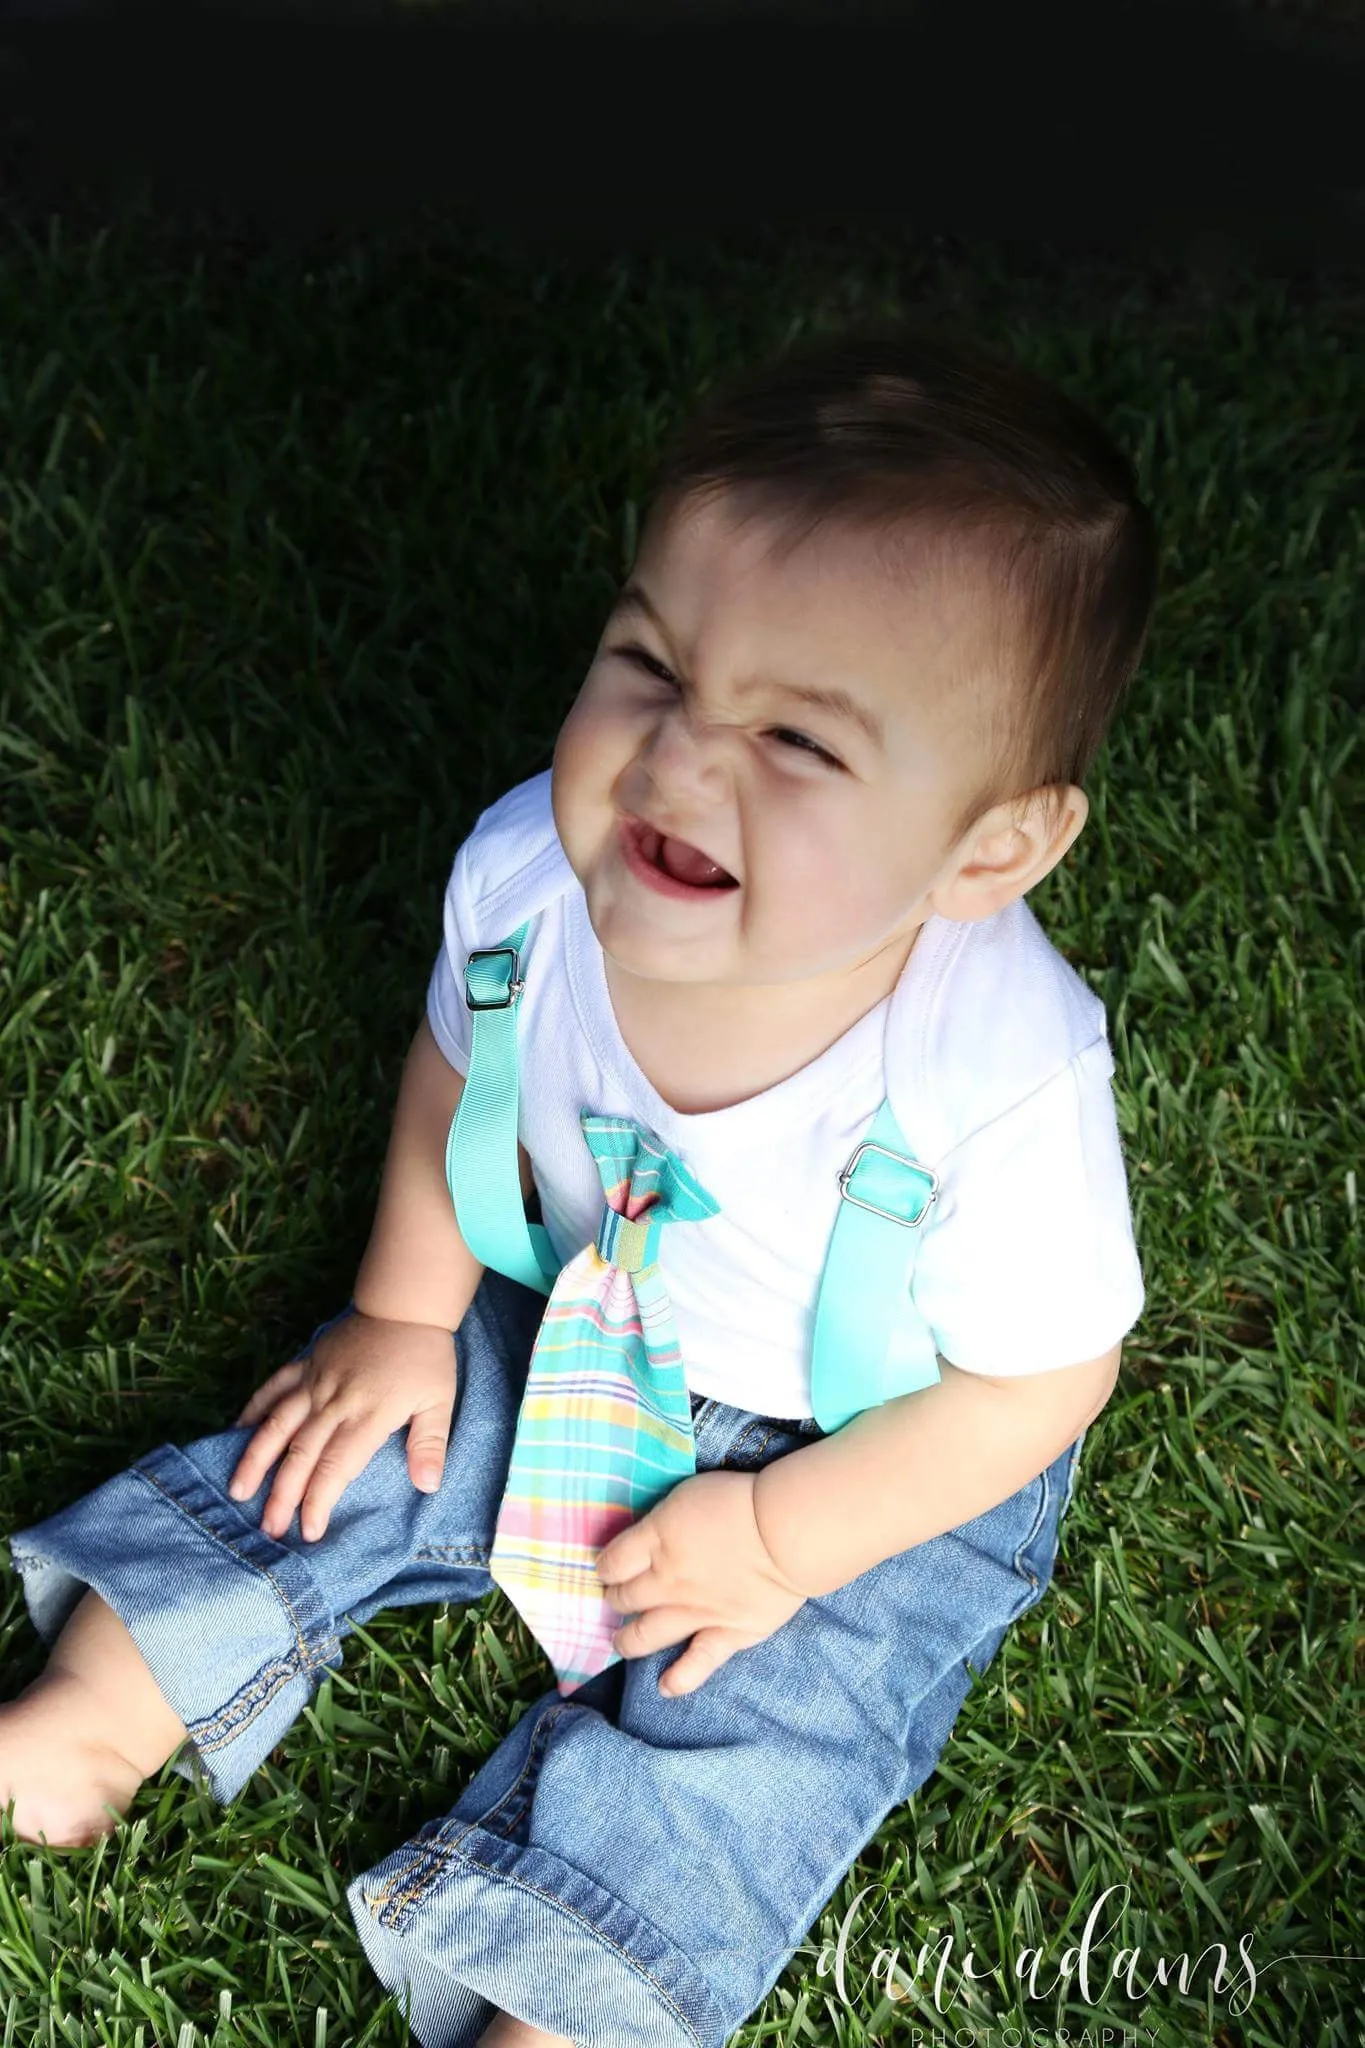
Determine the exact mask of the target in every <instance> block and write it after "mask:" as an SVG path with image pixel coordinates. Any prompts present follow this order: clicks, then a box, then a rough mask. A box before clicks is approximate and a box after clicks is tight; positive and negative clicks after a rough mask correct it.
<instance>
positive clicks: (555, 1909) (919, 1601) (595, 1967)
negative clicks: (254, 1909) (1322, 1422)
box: [347, 1402, 1068, 2048]
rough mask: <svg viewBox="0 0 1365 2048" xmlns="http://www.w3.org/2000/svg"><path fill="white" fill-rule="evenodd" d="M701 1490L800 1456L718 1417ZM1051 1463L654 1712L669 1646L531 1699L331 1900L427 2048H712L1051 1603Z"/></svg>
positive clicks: (676, 1650)
mask: <svg viewBox="0 0 1365 2048" xmlns="http://www.w3.org/2000/svg"><path fill="white" fill-rule="evenodd" d="M696 1427H697V1463H698V1470H699V1471H704V1470H710V1469H714V1468H716V1467H718V1466H727V1467H729V1468H730V1469H740V1470H745V1469H748V1470H752V1469H756V1468H757V1467H758V1466H760V1465H762V1464H764V1463H767V1462H769V1460H770V1459H772V1458H773V1457H776V1456H781V1455H786V1454H787V1453H788V1452H790V1451H792V1450H795V1449H799V1448H800V1447H801V1445H802V1443H804V1442H808V1441H809V1440H810V1439H809V1437H808V1436H801V1435H798V1434H795V1433H793V1432H792V1431H791V1430H790V1429H789V1428H786V1427H784V1426H783V1425H780V1424H773V1423H772V1422H771V1420H769V1419H766V1418H763V1417H758V1416H751V1415H746V1414H744V1413H743V1412H742V1411H739V1410H735V1409H730V1408H726V1407H724V1406H723V1404H720V1403H715V1402H713V1403H710V1404H709V1405H708V1407H707V1408H706V1409H705V1411H704V1413H703V1415H702V1417H701V1419H700V1421H699V1422H698V1423H697V1424H696ZM1067 1456H1068V1454H1067V1453H1064V1454H1063V1457H1062V1459H1061V1460H1059V1461H1057V1463H1056V1464H1055V1465H1054V1466H1053V1467H1051V1468H1050V1469H1049V1471H1048V1472H1047V1473H1045V1474H1043V1475H1041V1476H1040V1477H1039V1478H1038V1479H1036V1480H1033V1481H1032V1482H1030V1484H1029V1485H1028V1486H1026V1487H1024V1488H1021V1489H1020V1491H1019V1493H1018V1494H1016V1495H1014V1496H1013V1497H1012V1499H1011V1500H1009V1501H1007V1502H1004V1503H1002V1504H1001V1506H1000V1507H998V1508H996V1509H993V1510H992V1511H991V1512H990V1514H988V1515H983V1516H978V1517H977V1518H976V1519H975V1520H974V1521H972V1522H970V1523H966V1524H964V1525H963V1526H962V1528H960V1529H957V1530H952V1531H949V1532H947V1533H946V1534H945V1535H944V1536H942V1537H939V1538H937V1539H935V1540H934V1541H933V1542H930V1543H926V1544H920V1545H917V1546H916V1547H915V1548H914V1549H913V1550H910V1551H907V1552H904V1553H903V1554H902V1555H901V1556H899V1557H896V1558H892V1559H888V1560H886V1561H885V1562H884V1563H883V1564H881V1565H879V1566H877V1567H876V1568H875V1569H874V1570H872V1571H869V1572H865V1573H863V1574H862V1575H861V1576H860V1577H859V1578H858V1579H855V1580H853V1581H852V1582H851V1583H850V1584H849V1585H847V1586H845V1587H841V1588H840V1589H839V1590H838V1591H837V1592H836V1593H834V1594H831V1595H829V1596H827V1597H825V1598H823V1599H819V1600H809V1601H807V1602H806V1603H805V1605H804V1606H803V1607H802V1608H800V1609H798V1611H797V1613H796V1614H795V1615H793V1616H792V1617H791V1619H790V1620H789V1621H788V1622H787V1623H786V1624H785V1625H784V1626H783V1627H782V1628H780V1629H778V1630H777V1631H776V1632H775V1634H773V1635H772V1636H770V1637H768V1638H767V1639H766V1640H765V1641H764V1642H762V1643H759V1644H756V1645H753V1646H752V1647H751V1648H749V1649H746V1650H743V1651H740V1652H739V1653H738V1654H737V1655H736V1656H734V1657H732V1658H731V1659H730V1660H729V1661H728V1662H727V1663H726V1664H725V1665H723V1666H722V1667H721V1668H720V1670H719V1671H717V1672H715V1673H713V1674H712V1676H711V1677H710V1678H709V1679H708V1680H707V1681H706V1683H705V1684H704V1685H703V1686H701V1687H699V1688H697V1690H696V1691H694V1692H691V1693H686V1694H682V1695H680V1696H678V1697H677V1698H674V1699H669V1698H666V1697H665V1696H663V1695H661V1694H660V1693H659V1691H658V1681H659V1678H660V1675H661V1673H662V1672H663V1671H664V1670H666V1669H667V1667H668V1666H669V1665H670V1664H671V1663H672V1662H674V1660H675V1659H676V1658H677V1657H678V1656H679V1655H680V1654H681V1651H682V1647H683V1646H682V1645H672V1646H670V1647H668V1648H667V1649H665V1650H662V1651H659V1652H657V1653H655V1654H654V1655H651V1656H648V1657H641V1658H631V1659H628V1660H625V1661H624V1662H622V1663H618V1664H616V1665H614V1666H612V1667H611V1668H610V1669H609V1670H608V1671H606V1672H602V1673H599V1674H598V1677H597V1678H596V1679H594V1680H593V1681H592V1682H591V1684H590V1685H588V1686H584V1687H581V1688H580V1689H579V1690H578V1691H577V1692H576V1693H574V1694H573V1695H572V1696H571V1697H570V1698H567V1699H562V1698H560V1697H559V1696H558V1694H557V1693H556V1692H554V1691H547V1692H546V1693H545V1694H544V1695H543V1696H542V1697H541V1699H540V1700H539V1701H538V1702H536V1703H535V1705H534V1706H533V1707H532V1708H531V1709H530V1710H529V1711H528V1712H527V1713H526V1714H525V1715H524V1716H523V1717H522V1719H521V1720H520V1721H519V1722H518V1724H517V1726H516V1728H515V1729H514V1730H513V1731H512V1733H511V1735H510V1736H509V1737H508V1738H507V1740H506V1741H505V1742H504V1743H503V1744H501V1745H500V1747H499V1748H498V1749H497V1750H496V1751H495V1752H494V1753H493V1755H492V1756H491V1757H489V1758H488V1759H487V1761H486V1762H485V1764H484V1765H483V1767H482V1769H481V1770H480V1771H479V1773H478V1775H477V1776H476V1777H475V1779H474V1780H473V1781H472V1782H471V1784H470V1785H469V1786H468V1787H467V1788H466V1789H465V1791H464V1793H463V1794H462V1795H461V1797H460V1799H459V1801H458V1803H457V1804H456V1806H455V1807H454V1809H453V1811H452V1812H450V1813H449V1814H448V1815H446V1816H445V1817H444V1818H443V1819H439V1820H433V1821H430V1822H428V1823H427V1824H426V1825H425V1826H423V1827H422V1828H421V1829H419V1831H418V1832H417V1833H416V1834H415V1835H414V1836H413V1837H412V1839H411V1840H409V1841H408V1842H407V1843H405V1844H404V1845H403V1846H402V1847H401V1848H398V1849H396V1850H394V1851H393V1852H392V1853H391V1854H390V1855H389V1856H387V1857H386V1858H384V1859H383V1860H382V1861H381V1862H380V1863H378V1864H377V1865H376V1866H375V1867H374V1868H373V1869H371V1870H368V1871H365V1872H363V1873H362V1874H361V1875H360V1876H359V1877H357V1878H356V1879H355V1881H354V1882H353V1883H352V1885H351V1886H350V1887H349V1889H348V1894H347V1899H348V1904H349V1905H350V1908H351V1912H352V1915H353V1916H354V1919H355V1922H356V1926H357V1930H358V1932H359V1935H360V1939H361V1942H362V1944H363V1946H364V1948H365V1951H366V1954H367V1955H368V1957H369V1959H370V1962H371V1964H372V1965H373V1967H374V1969H375V1971H376V1973H377V1975H378V1976H379V1977H380V1978H381V1980H382V1981H383V1983H384V1984H385V1985H386V1986H387V1987H388V1988H389V1989H390V1990H391V1991H393V1992H394V1993H395V1995H397V1996H400V1997H401V1998H402V1999H403V2000H404V2001H405V2002H406V2009H407V2011H408V2016H409V2025H410V2027H411V2029H412V2031H413V2033H414V2034H415V2035H416V2037H417V2039H418V2040H419V2041H420V2042H421V2044H422V2048H473V2044H474V2042H475V2041H476V2040H477V2038H478V2032H479V2028H480V2025H481V2017H480V2016H481V2014H482V2013H483V2012H484V2011H485V2009H486V2005H487V2004H488V2003H492V2004H494V2005H496V2006H498V2007H499V2008H501V2009H502V2010H504V2011H506V2012H510V2013H512V2014H514V2015H516V2016H517V2017H519V2018H521V2019H524V2020H527V2021H529V2022H530V2023H531V2024H532V2025H535V2026H538V2027H541V2028H544V2029H545V2030H547V2031H549V2032H552V2033H557V2034H564V2035H567V2036H568V2037H569V2038H570V2039H571V2040H573V2041H574V2042H575V2043H576V2044H577V2048H674V2044H676V2048H722V2044H723V2043H724V2042H725V2041H727V2040H728V2039H729V2037H730V2036H731V2034H732V2033H733V2032H734V2031H735V2030H736V2029H737V2028H738V2027H739V2026H741V2025H742V2024H743V2023H744V2021H745V2020H746V2019H747V2018H749V2016H750V2015H751V2014H752V2013H753V2011H754V2008H755V2007H756V2006H757V2005H758V2004H759V2003H760V2001H761V2000H762V1998H763V1997H764V1996H765V1995H766V1993H767V1992H768V1991H769V1990H771V1988H772V1986H773V1985H774V1984H775V1982H776V1981H777V1978H778V1977H779V1976H780V1975H781V1973H782V1971H783V1969H784V1968H786V1966H787V1965H788V1963H789V1962H790V1960H791V1958H792V1956H793V1954H794V1953H795V1951H796V1949H797V1947H798V1946H799V1945H800V1943H801V1942H802V1940H803V1939H804V1938H805V1936H806V1935H807V1933H808V1932H809V1929H810V1927H811V1925H812V1923H813V1922H814V1920H815V1919H816V1918H817V1917H818V1915H819V1913H820V1912H821V1911H822V1910H823V1908H824V1906H825V1905H826V1904H827V1903H828V1900H829V1898H830V1897H831V1895H832V1894H833V1892H834V1891H835V1890H836V1889H837V1887H838V1885H839V1883H840V1882H841V1881H842V1879H843V1878H844V1877H845V1876H846V1875H847V1873H848V1871H849V1869H850V1867H851V1866H852V1864H853V1863H854V1861H855V1860H856V1858H857V1856H858V1854H859V1853H860V1852H861V1850H862V1849H863V1848H865V1847H866V1846H867V1844H868V1842H869V1841H870V1840H872V1839H873V1837H874V1836H875V1835H876V1833H877V1830H878V1829H879V1828H880V1826H881V1825H882V1823H883V1822H884V1820H885V1819H886V1817H887V1815H888V1814H889V1813H890V1812H891V1811H892V1810H893V1808H894V1807H896V1806H897V1805H899V1804H901V1803H903V1801H904V1800H906V1799H908V1798H909V1797H910V1795H911V1793H912V1792H913V1791H914V1790H915V1789H916V1788H917V1787H918V1786H919V1785H920V1784H922V1783H923V1782H924V1780H925V1779H926V1778H927V1777H928V1776H929V1775H930V1774H931V1772H932V1771H933V1769H934V1766H935V1763H936V1762H937V1759H938V1757H939V1755H940V1754H941V1753H942V1750H943V1746H944V1744H945V1743H946V1742H947V1740H948V1737H949V1734H950V1733H951V1730H952V1726H953V1723H954V1721H955V1720H956V1718H957V1714H958V1712H959V1709H960V1707H961V1705H962V1702H963V1700H964V1699H965V1698H966V1696H967V1693H968V1691H969V1688H970V1685H971V1672H970V1669H969V1660H970V1663H971V1664H973V1665H975V1666H976V1668H977V1669H982V1668H984V1666H985V1664H986V1663H988V1662H989V1660H990V1657H991V1656H993V1655H994V1651H995V1648H996V1647H998V1644H999V1642H1000V1640H1002V1639H1003V1636H1004V1634H1005V1633H1006V1631H1007V1629H1008V1628H1009V1626H1010V1624H1011V1623H1012V1622H1013V1621H1014V1620H1016V1619H1017V1618H1018V1617H1019V1615H1020V1614H1022V1613H1023V1612H1024V1611H1025V1610H1026V1609H1027V1608H1029V1607H1030V1606H1032V1605H1033V1604H1034V1603H1035V1602H1036V1601H1037V1600H1038V1599H1039V1598H1041V1597H1042V1593H1043V1591H1044V1590H1045V1586H1046V1582H1047V1580H1048V1578H1049V1577H1050V1575H1051V1569H1052V1559H1053V1557H1054V1556H1055V1550H1056V1525H1057V1510H1058V1507H1059V1500H1060V1484H1059V1482H1060V1480H1061V1477H1062V1473H1063V1471H1064V1469H1065V1463H1066V1458H1067Z"/></svg>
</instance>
